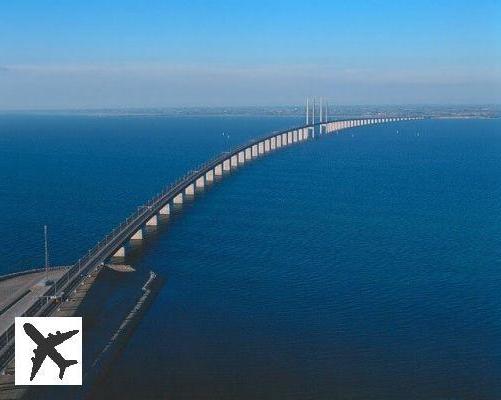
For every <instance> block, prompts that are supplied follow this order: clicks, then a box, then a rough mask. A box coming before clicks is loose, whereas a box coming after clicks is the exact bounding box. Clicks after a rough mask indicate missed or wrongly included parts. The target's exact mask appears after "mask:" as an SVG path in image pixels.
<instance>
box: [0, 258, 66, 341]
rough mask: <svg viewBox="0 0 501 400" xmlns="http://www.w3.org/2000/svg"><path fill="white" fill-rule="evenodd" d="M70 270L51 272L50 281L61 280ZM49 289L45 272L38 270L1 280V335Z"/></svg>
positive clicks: (54, 270) (49, 274) (53, 270)
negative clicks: (15, 318)
mask: <svg viewBox="0 0 501 400" xmlns="http://www.w3.org/2000/svg"><path fill="white" fill-rule="evenodd" d="M68 268H69V267H67V268H59V269H52V270H49V272H48V277H49V279H51V280H53V281H55V280H57V279H59V278H60V277H61V276H62V275H63V274H64V273H65V272H66V271H67V270H68ZM47 289H48V287H47V286H46V285H45V272H41V271H38V270H37V271H36V272H31V273H27V274H23V275H17V276H13V277H11V278H7V279H3V280H0V335H1V334H2V333H4V332H5V331H6V330H7V329H8V328H9V327H10V326H11V325H12V322H13V321H14V317H17V316H19V315H22V314H23V313H24V312H25V311H26V310H28V308H30V307H31V306H32V305H33V303H34V302H35V301H37V300H38V298H39V297H40V296H41V295H43V294H44V292H45V291H47Z"/></svg>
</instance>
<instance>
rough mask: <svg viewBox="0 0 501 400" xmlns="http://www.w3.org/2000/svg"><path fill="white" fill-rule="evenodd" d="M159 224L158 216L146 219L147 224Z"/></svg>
mask: <svg viewBox="0 0 501 400" xmlns="http://www.w3.org/2000/svg"><path fill="white" fill-rule="evenodd" d="M157 225H158V216H157V215H154V216H153V217H151V218H150V219H149V220H148V221H146V226H157Z"/></svg>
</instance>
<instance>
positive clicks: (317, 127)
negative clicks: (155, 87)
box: [0, 117, 418, 369]
mask: <svg viewBox="0 0 501 400" xmlns="http://www.w3.org/2000/svg"><path fill="white" fill-rule="evenodd" d="M414 119H418V118H414V117H400V118H365V119H349V120H338V121H326V122H320V123H316V124H311V125H305V126H301V127H297V128H293V129H288V130H286V131H282V132H274V133H272V134H269V135H267V136H264V137H262V138H258V139H255V140H252V141H251V142H249V143H246V144H244V145H241V146H239V147H237V148H235V149H234V150H232V151H230V152H225V153H222V154H221V155H219V156H217V157H216V158H214V159H213V160H210V161H208V162H207V163H205V164H203V165H201V166H200V167H198V168H197V169H196V170H192V171H189V172H188V173H187V174H186V175H184V176H183V177H181V178H180V179H178V180H177V181H176V182H174V183H172V184H171V185H170V186H168V187H167V188H165V189H164V190H162V191H161V192H160V193H158V194H157V195H156V196H155V197H153V198H152V199H150V200H149V201H148V202H147V203H146V204H144V205H143V206H142V207H139V208H138V210H137V211H136V212H135V213H133V214H132V215H130V216H129V217H127V218H126V219H125V221H123V222H122V223H121V224H120V225H119V226H117V227H116V228H115V229H113V231H111V232H110V233H109V234H108V235H106V236H105V237H104V238H103V239H102V240H101V241H100V242H99V243H97V244H96V245H95V246H94V247H93V248H92V249H90V250H89V251H88V252H87V254H85V255H84V256H83V257H81V258H80V259H79V260H78V261H77V262H76V263H75V264H74V265H72V266H71V267H70V268H69V269H68V271H67V272H66V273H65V274H64V275H62V276H61V277H60V278H59V279H58V280H57V281H56V282H55V283H54V286H52V287H50V288H48V289H47V293H44V295H43V296H40V297H39V298H38V300H36V301H35V302H34V303H33V304H32V305H31V306H30V308H29V309H28V310H27V311H26V312H25V313H24V314H23V316H48V315H51V314H52V313H53V312H54V310H55V309H56V307H57V304H56V302H54V301H51V300H50V296H54V295H56V297H58V298H60V299H61V300H63V301H64V300H65V299H66V297H67V295H68V294H69V293H71V291H72V290H74V289H75V287H76V286H78V285H79V284H80V283H81V282H82V281H83V279H84V278H85V277H86V276H87V275H88V274H90V273H91V272H92V271H93V270H95V269H96V268H97V267H99V265H101V264H102V263H104V262H105V261H106V260H108V259H110V258H112V257H124V256H125V251H126V245H127V243H128V242H129V241H130V240H143V230H144V228H145V227H146V226H155V225H157V224H158V216H159V215H162V214H165V215H167V214H170V211H171V206H172V205H176V204H182V203H183V200H184V199H185V198H186V197H193V196H194V195H195V189H196V188H202V187H204V186H205V185H206V184H208V183H210V182H212V181H214V179H215V177H221V176H223V175H224V174H226V173H229V172H230V171H232V170H233V169H235V168H237V167H239V166H240V165H242V164H245V163H246V162H249V161H251V160H252V159H254V158H258V157H261V156H263V155H265V154H268V153H271V152H274V151H276V150H278V149H280V148H283V147H287V146H290V145H293V144H296V143H299V142H303V141H307V140H311V139H313V138H315V137H318V136H322V135H326V134H333V133H337V132H339V131H341V130H344V129H348V128H353V127H359V126H364V125H373V124H380V123H387V122H394V121H404V120H414ZM0 333H1V334H0V368H2V369H3V368H4V367H5V366H6V365H7V363H8V362H9V361H10V359H12V356H13V352H14V321H12V325H11V326H10V327H8V328H7V329H6V330H5V331H3V332H0Z"/></svg>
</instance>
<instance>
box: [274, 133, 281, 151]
mask: <svg viewBox="0 0 501 400" xmlns="http://www.w3.org/2000/svg"><path fill="white" fill-rule="evenodd" d="M275 139H276V140H275V142H276V143H277V149H279V148H280V147H282V135H277V136H275Z"/></svg>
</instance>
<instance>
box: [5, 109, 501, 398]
mask: <svg viewBox="0 0 501 400" xmlns="http://www.w3.org/2000/svg"><path fill="white" fill-rule="evenodd" d="M298 122H299V121H298V120H294V119H286V118H244V117H241V118H215V117H214V118H201V117H200V118H123V117H122V118H93V117H92V118H91V117H27V116H2V117H0V204H1V206H2V209H3V216H2V224H1V226H0V234H1V237H2V239H3V250H2V252H1V253H0V264H1V268H2V271H4V272H9V271H13V270H18V269H23V268H26V267H32V266H35V265H40V264H41V263H42V260H43V254H42V249H43V246H42V244H43V242H42V225H43V224H44V223H48V224H49V228H50V233H51V250H52V251H51V259H52V262H53V263H55V264H64V263H70V262H72V261H74V260H75V259H76V258H78V256H79V255H81V254H82V253H83V252H85V251H86V249H87V248H88V247H91V246H92V245H93V244H94V243H95V242H97V241H98V240H99V239H100V238H101V236H103V235H104V234H105V233H106V232H107V231H108V230H109V229H110V228H112V227H113V225H115V224H117V223H118V222H119V221H120V219H121V218H123V217H125V216H126V215H127V214H128V213H130V212H131V211H133V210H134V208H135V207H137V206H138V205H139V204H141V203H142V202H144V201H145V200H146V199H147V198H148V197H149V196H151V195H153V194H154V193H155V192H156V191H157V190H158V189H160V188H161V187H162V186H163V185H164V184H166V183H168V182H169V181H172V180H174V179H175V178H176V177H178V176H179V175H181V174H183V173H184V172H185V171H186V170H188V169H189V168H191V167H193V166H194V165H196V164H197V163H200V162H203V161H205V160H206V159H207V158H208V157H209V156H210V155H212V154H214V153H216V152H218V151H221V150H224V149H226V148H228V147H229V146H230V145H234V144H237V143H241V142H244V141H245V140H248V139H249V138H251V137H253V136H257V135H260V134H263V133H266V132H268V131H271V130H275V129H280V128H284V127H287V126H292V125H295V124H297V123H298ZM223 132H225V135H224V136H223V135H222V133H223ZM228 135H229V139H228V138H227V136H228ZM500 154H501V121H496V120H465V121H459V120H458V121H453V120H450V121H447V120H443V121H417V122H401V123H394V124H387V125H382V126H376V127H361V128H356V129H353V130H351V131H346V132H344V133H342V134H340V135H337V136H330V137H326V138H322V139H320V140H317V141H311V142H308V143H306V144H303V145H300V146H293V147H290V148H288V149H284V150H282V151H279V152H276V153H275V154H273V155H272V156H270V157H266V158H263V159H262V160H259V161H255V162H252V163H250V164H249V165H246V166H245V167H244V168H241V170H240V171H238V173H235V174H232V175H231V176H229V177H228V178H225V179H224V180H223V181H222V182H220V183H216V184H214V185H213V186H211V187H210V188H209V189H207V190H206V191H205V192H204V193H203V194H201V195H200V196H197V200H196V201H195V202H194V203H190V204H186V205H185V206H184V207H183V209H182V210H180V211H179V212H178V213H177V214H176V215H174V216H173V217H172V218H171V219H170V220H169V222H168V223H166V224H164V225H162V227H160V229H158V230H157V232H152V233H150V235H151V238H152V240H150V241H148V242H147V244H146V245H144V246H143V247H142V248H140V249H137V250H136V251H135V252H134V253H133V254H132V256H131V258H130V259H129V260H130V262H131V263H133V264H134V266H135V267H136V268H137V269H138V271H137V273H135V274H133V275H131V274H128V275H127V276H123V275H122V276H119V277H117V276H115V275H105V276H104V277H103V280H102V282H100V284H99V285H98V286H97V287H96V290H95V293H94V296H92V297H93V298H92V300H89V302H88V304H86V305H85V307H86V309H87V312H88V315H89V317H88V320H87V325H88V327H89V329H88V333H87V337H86V339H87V342H88V343H90V342H93V343H94V345H90V344H88V345H87V347H88V351H87V352H88V353H89V354H90V353H92V351H95V350H96V348H98V347H99V343H101V342H100V341H102V340H104V339H103V337H101V336H102V333H101V336H100V332H101V331H103V330H106V329H112V327H113V326H114V323H116V322H117V321H118V320H119V315H120V312H125V311H126V310H127V309H128V307H130V305H131V302H132V300H133V297H134V296H135V295H137V289H138V287H139V286H140V284H141V283H142V282H143V281H144V279H145V277H146V275H147V273H148V271H149V270H155V271H157V272H158V273H160V274H161V275H162V276H164V277H165V278H166V283H165V285H164V287H163V289H162V290H161V292H160V293H159V296H158V297H157V299H156V301H155V303H154V304H153V305H152V307H151V308H150V310H149V311H148V313H147V314H146V316H145V318H144V320H143V321H142V323H141V324H140V325H139V327H138V329H137V331H136V333H135V335H134V336H133V338H132V340H131V341H130V343H129V345H128V347H127V348H126V349H125V351H124V352H123V353H122V355H121V357H120V358H119V359H118V362H117V363H116V364H117V365H116V367H115V368H114V369H113V371H112V373H111V374H110V375H109V377H108V379H107V381H106V382H105V383H104V384H103V385H102V387H101V388H102V389H103V391H102V392H101V393H103V395H102V398H110V397H117V398H118V397H120V398H131V399H132V398H162V399H165V398H169V399H235V398H242V399H377V400H380V399H381V400H383V399H499V398H501V379H500V378H501V294H500V293H501V292H500V289H499V288H500V287H501V272H500V267H501V265H500V264H501V262H500V260H501V213H500V206H499V205H500V204H501V162H500V161H501V156H500ZM108 290H111V293H113V294H112V295H111V296H109V297H108V296H107V294H108V293H109V292H108ZM131 298H132V300H130V299H131ZM128 299H129V300H128ZM96 304H99V307H96ZM105 327H106V329H105ZM86 354H87V353H86ZM89 357H90V356H89ZM104 390H105V391H104ZM98 397H99V396H98Z"/></svg>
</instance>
